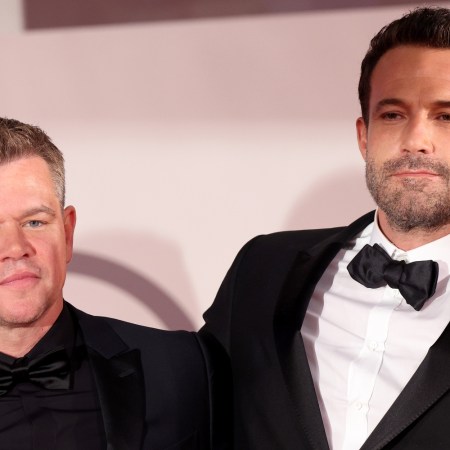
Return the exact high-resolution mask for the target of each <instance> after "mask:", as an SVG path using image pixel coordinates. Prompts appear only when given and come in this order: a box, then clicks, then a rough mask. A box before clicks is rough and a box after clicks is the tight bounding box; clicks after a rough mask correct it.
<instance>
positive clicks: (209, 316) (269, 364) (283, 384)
mask: <svg viewBox="0 0 450 450" xmlns="http://www.w3.org/2000/svg"><path fill="white" fill-rule="evenodd" d="M371 221H373V212H372V213H369V214H367V215H365V216H363V217H361V218H360V219H358V220H357V221H356V222H354V223H353V224H351V225H350V226H349V227H346V228H334V229H323V230H307V231H293V232H283V233H276V234H272V235H268V236H260V237H257V238H255V239H253V240H252V241H250V242H249V243H248V244H247V245H246V246H245V247H244V248H243V249H242V250H241V251H240V253H239V254H238V256H237V257H236V260H235V262H234V264H233V265H232V267H231V269H230V270H229V272H228V274H227V276H226V278H225V280H224V281H223V283H222V286H221V288H220V290H219V293H218V295H217V297H216V299H215V301H214V303H213V305H212V307H211V308H210V309H209V310H208V311H207V312H206V313H205V316H204V317H205V322H206V324H205V326H204V327H203V329H202V330H201V331H200V333H201V335H202V336H203V337H204V339H205V342H211V343H215V344H219V345H220V348H221V350H222V351H223V354H224V355H226V357H225V358H223V359H222V361H221V362H222V364H223V365H224V366H226V365H227V364H230V369H231V373H232V377H231V378H232V387H231V386H230V385H224V387H223V390H224V391H226V390H231V389H232V396H233V422H234V423H233V432H234V446H235V448H236V449H238V450H304V449H305V450H306V449H308V450H310V449H317V450H319V449H320V450H326V449H328V443H327V438H326V435H325V430H324V427H323V423H322V419H321V414H320V409H319V404H318V401H317V397H316V394H315V390H314V385H313V380H312V377H311V373H310V370H309V366H308V361H307V357H306V354H305V349H304V345H303V341H302V338H301V334H300V333H299V329H300V327H301V325H302V321H303V318H304V315H305V311H306V308H307V306H308V302H309V300H310V298H311V295H312V293H313V291H314V287H315V285H316V283H317V282H318V280H319V279H320V278H321V276H322V274H323V272H324V270H325V269H326V267H327V266H328V265H329V263H330V262H331V260H332V259H333V257H334V256H335V255H336V254H337V252H338V251H339V250H340V249H341V248H342V247H343V246H344V245H345V244H346V242H348V241H349V240H350V239H351V238H352V237H354V236H355V235H356V234H357V233H358V232H360V231H361V230H362V229H364V227H366V226H367V225H368V224H369V223H370V222H371ZM216 353H217V352H216ZM449 388H450V326H447V328H446V329H445V331H444V332H443V333H442V335H441V336H440V338H439V339H438V341H437V342H436V343H435V344H434V345H433V346H432V347H431V348H430V350H429V352H428V354H427V356H426V357H425V359H424V360H423V362H422V363H421V365H420V366H419V368H418V370H417V372H416V373H415V374H414V375H413V377H412V378H411V380H410V381H409V383H408V384H407V385H406V387H405V388H404V389H403V391H402V392H401V394H400V395H399V397H398V398H397V400H396V401H395V402H394V404H393V405H392V407H391V408H390V409H389V411H388V412H387V413H386V415H385V416H384V418H383V419H382V420H381V422H380V423H379V425H378V426H377V427H376V429H375V430H374V431H373V433H372V434H371V435H370V436H369V437H368V439H367V441H366V442H365V443H364V445H363V446H362V449H363V450H369V449H370V450H375V449H399V450H400V449H405V450H406V449H407V450H414V449H421V450H431V449H433V450H437V449H450V392H449Z"/></svg>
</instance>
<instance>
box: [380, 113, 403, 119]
mask: <svg viewBox="0 0 450 450" xmlns="http://www.w3.org/2000/svg"><path fill="white" fill-rule="evenodd" d="M381 117H382V118H383V119H386V120H397V119H400V117H401V115H400V114H399V113H396V112H386V113H383V114H382V115H381Z"/></svg>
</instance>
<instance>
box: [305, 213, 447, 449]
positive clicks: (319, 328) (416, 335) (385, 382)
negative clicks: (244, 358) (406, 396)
mask: <svg viewBox="0 0 450 450" xmlns="http://www.w3.org/2000/svg"><path fill="white" fill-rule="evenodd" d="M375 243H377V244H379V245H380V246H381V247H383V249H384V250H386V252H387V253H388V254H389V255H390V256H391V257H392V258H393V259H396V260H405V261H406V262H413V261H420V260H428V259H432V260H434V261H436V262H437V263H438V264H439V279H438V284H437V288H436V293H435V294H434V296H433V297H432V298H431V299H429V300H428V301H427V302H426V303H425V305H424V306H423V308H422V309H421V310H420V311H416V310H414V309H413V308H412V306H410V305H408V304H407V303H406V302H405V300H404V298H403V297H402V295H401V294H400V293H399V291H398V290H397V289H392V288H390V287H389V286H386V287H381V288H377V289H369V288H366V287H364V286H363V285H361V284H360V283H358V282H357V281H355V280H353V278H351V277H350V275H349V273H348V271H347V265H348V264H349V263H350V261H351V260H352V259H353V258H354V257H355V255H356V254H357V253H358V252H359V251H360V250H361V248H362V247H364V245H365V244H371V245H373V244H375ZM449 263H450V235H447V236H445V237H443V238H441V239H438V240H436V241H433V242H431V243H429V244H426V245H423V246H422V247H418V248H416V249H414V250H410V251H408V252H404V251H402V250H399V249H398V248H396V247H395V246H394V245H393V244H392V243H391V242H389V241H388V240H387V238H386V237H385V236H384V235H383V233H382V232H381V230H380V229H379V227H378V225H377V223H376V221H375V222H374V223H372V224H370V225H369V226H368V227H367V228H365V229H364V231H363V232H362V233H361V234H360V235H358V236H357V237H356V238H355V240H354V241H353V242H350V244H349V245H348V247H347V248H344V249H342V250H341V251H340V252H339V253H338V254H337V255H336V257H335V258H334V259H333V261H332V262H331V264H330V265H329V266H328V268H327V270H326V271H325V273H324V274H323V276H322V278H321V279H320V281H319V283H318V284H317V286H316V289H315V291H314V294H313V296H312V299H311V302H310V303H309V306H308V309H307V312H306V316H305V320H304V322H303V325H302V329H301V334H302V337H303V339H304V342H305V347H306V353H307V356H308V362H309V365H310V368H311V373H312V376H313V379H314V383H315V388H316V393H317V397H318V399H319V405H320V410H321V413H322V419H323V422H324V426H325V431H326V434H327V438H328V443H329V445H330V448H331V449H333V450H356V449H359V448H360V447H361V446H362V445H363V443H364V441H365V440H366V439H367V437H368V436H369V434H370V433H371V432H372V431H373V429H374V428H375V427H376V426H377V424H378V423H379V422H380V420H381V419H382V417H383V416H384V414H385V413H386V412H387V410H388V409H389V407H390V406H391V405H392V403H393V402H394V400H395V399H396V398H397V396H398V395H399V393H400V392H401V391H402V389H403V388H404V387H405V385H406V384H407V383H408V381H409V379H410V378H411V376H412V375H413V374H414V372H415V371H416V370H417V368H418V367H419V365H420V363H421V362H422V360H423V359H424V357H425V355H426V353H427V351H428V349H429V348H430V347H431V345H433V343H434V342H435V341H436V340H437V339H438V337H439V336H440V334H441V333H442V332H443V330H444V328H445V327H446V326H447V324H448V323H449V321H450V299H449V296H450V294H449V293H448V292H447V284H448V280H449Z"/></svg>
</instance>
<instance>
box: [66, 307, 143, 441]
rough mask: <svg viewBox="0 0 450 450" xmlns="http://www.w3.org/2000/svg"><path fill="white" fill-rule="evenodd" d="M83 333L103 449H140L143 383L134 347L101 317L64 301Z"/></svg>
mask: <svg viewBox="0 0 450 450" xmlns="http://www.w3.org/2000/svg"><path fill="white" fill-rule="evenodd" d="M67 306H68V308H69V310H70V311H71V313H72V314H73V316H74V318H75V320H76V321H77V322H78V325H79V327H80V330H81V334H82V336H83V340H84V343H85V345H86V348H87V352H88V356H89V361H90V364H91V368H92V372H93V374H94V379H95V384H96V386H97V392H98V397H99V401H100V407H101V411H102V416H103V422H104V426H105V432H106V440H107V444H108V446H107V450H140V449H141V443H142V440H143V433H144V431H145V429H144V426H145V412H146V411H145V383H144V375H143V370H142V363H141V356H140V351H139V350H138V349H130V348H129V347H128V345H127V344H126V343H125V342H124V341H123V340H122V339H121V338H120V336H119V335H118V334H117V333H116V332H115V331H114V330H113V329H112V327H111V326H110V325H109V324H108V323H107V322H106V321H105V319H103V318H101V317H94V316H91V315H89V314H86V313H84V312H82V311H79V310H78V309H76V308H75V307H73V306H72V305H70V304H67Z"/></svg>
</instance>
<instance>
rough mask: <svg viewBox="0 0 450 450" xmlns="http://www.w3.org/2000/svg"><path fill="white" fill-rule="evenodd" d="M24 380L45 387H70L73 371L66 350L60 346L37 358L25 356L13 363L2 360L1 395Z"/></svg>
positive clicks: (0, 367)
mask: <svg viewBox="0 0 450 450" xmlns="http://www.w3.org/2000/svg"><path fill="white" fill-rule="evenodd" d="M23 381H31V382H33V383H35V384H37V385H39V386H42V387H44V388H45V389H69V387H70V382H71V371H70V361H69V357H68V356H67V352H66V350H65V349H64V348H61V347H60V348H57V349H56V350H53V351H51V352H48V353H45V354H44V355H40V356H37V357H35V358H28V357H27V356H24V357H23V358H18V359H16V360H15V361H14V362H13V363H12V364H8V363H5V362H2V361H0V395H4V394H6V393H7V392H8V391H9V390H10V389H11V388H12V387H13V386H14V385H15V384H16V383H20V382H23Z"/></svg>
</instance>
